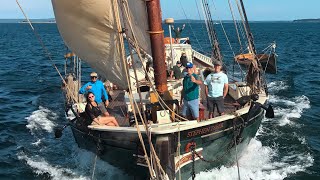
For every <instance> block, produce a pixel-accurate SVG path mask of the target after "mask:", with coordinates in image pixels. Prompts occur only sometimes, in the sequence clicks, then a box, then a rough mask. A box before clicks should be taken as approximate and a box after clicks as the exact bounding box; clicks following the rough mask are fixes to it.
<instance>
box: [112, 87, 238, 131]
mask: <svg viewBox="0 0 320 180" xmlns="http://www.w3.org/2000/svg"><path fill="white" fill-rule="evenodd" d="M200 89H201V90H200V96H201V98H200V103H201V104H202V105H203V107H204V108H205V110H204V111H205V112H204V115H205V119H208V115H209V112H208V111H207V98H206V95H205V86H204V85H201V86H200ZM111 96H112V101H111V102H110V104H109V107H108V111H109V113H110V114H111V115H113V116H115V118H116V119H117V121H118V123H119V124H120V126H123V127H126V126H129V120H128V117H127V108H126V103H125V101H124V91H123V90H114V91H113V94H112V95H111ZM224 105H225V113H226V114H231V113H232V112H234V111H235V110H236V107H237V104H236V103H235V100H234V99H233V98H232V97H231V96H229V95H227V97H226V98H225V102H224ZM214 116H215V117H217V116H218V113H217V110H215V113H214Z"/></svg>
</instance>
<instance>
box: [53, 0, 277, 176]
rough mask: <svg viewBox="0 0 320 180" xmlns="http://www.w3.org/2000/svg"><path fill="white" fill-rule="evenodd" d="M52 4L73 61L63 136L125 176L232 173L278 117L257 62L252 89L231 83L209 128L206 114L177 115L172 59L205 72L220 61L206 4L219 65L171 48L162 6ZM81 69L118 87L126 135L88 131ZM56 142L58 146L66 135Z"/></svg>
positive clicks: (105, 129)
mask: <svg viewBox="0 0 320 180" xmlns="http://www.w3.org/2000/svg"><path fill="white" fill-rule="evenodd" d="M52 4H53V9H54V13H55V18H56V22H57V26H58V29H59V32H60V34H61V36H62V38H63V40H64V42H65V44H66V45H67V47H68V48H69V49H70V50H71V51H72V52H74V53H75V54H73V53H70V54H67V55H66V56H65V58H66V68H65V73H66V75H65V80H64V81H63V82H64V85H65V93H66V97H67V98H66V116H67V120H68V124H67V125H66V126H64V128H65V127H67V126H70V127H71V129H72V132H73V135H74V138H75V140H76V143H77V144H78V146H79V147H80V148H83V149H87V150H89V151H92V152H93V153H95V154H97V155H98V156H99V158H100V159H102V160H104V161H106V162H108V163H110V164H111V165H113V166H115V167H118V168H119V169H120V170H122V171H123V172H124V173H125V174H128V175H130V176H133V177H135V178H137V179H147V178H150V179H187V178H189V177H190V176H192V178H194V177H195V175H196V173H199V172H200V171H204V170H209V169H212V168H213V167H217V166H220V165H230V164H232V163H234V162H235V161H236V160H237V157H238V156H240V155H241V153H242V151H243V150H244V149H245V147H246V146H247V145H248V144H249V141H250V140H251V139H252V138H253V137H254V136H255V135H256V132H257V130H258V128H259V126H260V123H261V120H262V119H263V116H264V114H265V111H266V114H265V115H266V116H267V117H269V118H272V117H273V110H272V108H271V106H269V107H268V108H266V107H265V105H266V103H267V100H268V95H267V92H266V89H265V81H264V79H263V76H262V70H261V67H260V66H259V63H258V61H257V59H256V58H255V59H254V60H253V61H252V63H251V64H250V68H249V71H248V73H247V80H246V81H245V82H241V81H237V80H235V79H233V78H231V79H232V80H231V81H230V82H229V92H228V95H227V97H226V100H225V106H226V109H227V110H226V114H225V115H222V116H218V117H215V118H211V119H207V118H205V116H204V115H203V114H204V113H205V112H204V110H203V109H201V112H200V114H202V115H201V117H200V118H201V119H202V121H200V122H198V121H196V120H187V119H185V118H183V117H181V116H180V115H179V105H180V102H179V101H180V99H181V97H180V96H181V93H180V91H181V88H182V84H181V81H180V80H170V79H167V76H166V69H167V66H171V65H172V64H175V63H176V62H177V61H178V57H173V56H172V54H173V53H172V52H173V51H175V53H177V54H179V53H182V52H184V53H186V54H187V56H188V58H189V59H190V60H191V59H192V60H193V63H194V64H197V66H198V68H200V71H201V69H204V68H206V67H210V66H212V59H214V60H222V54H221V52H220V49H219V43H218V41H217V38H216V34H215V31H214V26H213V22H212V19H211V15H210V11H209V9H208V6H207V4H208V3H207V1H206V0H203V4H204V7H205V8H204V9H206V15H207V16H206V17H207V20H206V22H207V26H208V27H209V30H210V32H209V35H210V39H211V42H213V43H212V48H213V50H212V57H207V56H205V55H203V54H201V53H199V52H197V51H195V50H194V49H193V48H192V46H191V45H190V44H173V43H172V42H171V43H170V44H166V45H165V44H164V35H163V29H162V17H161V8H160V1H159V0H152V1H141V0H130V1H128V0H121V1H118V0H94V1H79V0H73V1H63V0H52ZM168 23H170V22H168ZM171 23H172V21H171ZM126 52H129V54H130V55H129V57H126V54H127V53H126ZM133 52H134V53H133ZM165 54H166V55H167V57H165ZM169 54H171V55H169ZM82 61H85V62H86V63H87V64H88V65H89V66H90V67H91V68H93V69H94V70H95V71H97V72H98V74H99V75H101V76H102V78H105V79H108V80H109V81H111V82H112V83H114V84H116V85H117V87H118V88H117V90H114V91H113V95H112V96H113V101H112V102H111V103H110V106H109V111H110V114H113V115H114V116H115V117H116V119H117V120H118V122H119V124H120V125H121V126H120V127H110V126H105V125H91V124H90V122H89V121H88V117H86V113H85V111H84V107H85V104H86V102H84V101H83V97H81V95H79V94H78V89H79V87H80V85H81V62H82ZM165 61H167V63H165ZM150 64H153V66H152V68H150V66H149V65H150ZM166 64H167V66H166ZM69 66H71V67H72V68H67V67H69ZM202 89H204V88H202ZM201 94H202V95H204V94H203V93H201ZM202 102H203V103H205V98H202ZM55 135H56V137H57V138H58V137H60V136H61V135H62V129H56V132H55Z"/></svg>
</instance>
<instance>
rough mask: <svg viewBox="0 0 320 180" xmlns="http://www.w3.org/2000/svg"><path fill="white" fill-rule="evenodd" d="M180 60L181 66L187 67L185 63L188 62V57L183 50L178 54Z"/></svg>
mask: <svg viewBox="0 0 320 180" xmlns="http://www.w3.org/2000/svg"><path fill="white" fill-rule="evenodd" d="M180 62H181V64H182V66H183V67H187V63H188V62H189V61H188V58H187V55H186V53H185V52H183V53H182V54H181V56H180Z"/></svg>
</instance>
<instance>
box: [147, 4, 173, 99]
mask: <svg viewBox="0 0 320 180" xmlns="http://www.w3.org/2000/svg"><path fill="white" fill-rule="evenodd" d="M146 5H147V11H148V22H149V28H150V31H149V34H150V40H151V52H152V57H153V68H154V72H155V74H154V78H155V84H156V89H157V91H158V92H159V93H160V94H164V93H165V92H166V91H168V86H167V73H166V65H165V56H164V54H165V52H164V39H163V37H164V35H163V29H162V14H161V8H160V0H151V1H146Z"/></svg>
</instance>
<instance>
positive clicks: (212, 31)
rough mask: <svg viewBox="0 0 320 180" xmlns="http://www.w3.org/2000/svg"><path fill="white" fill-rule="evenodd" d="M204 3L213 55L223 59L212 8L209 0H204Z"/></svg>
mask: <svg viewBox="0 0 320 180" xmlns="http://www.w3.org/2000/svg"><path fill="white" fill-rule="evenodd" d="M202 4H203V8H204V12H205V15H206V24H207V27H208V34H209V38H210V41H211V43H212V57H213V59H214V60H218V61H222V55H221V51H220V45H219V42H218V38H217V33H216V31H215V29H214V25H213V21H212V17H211V13H210V9H209V5H208V1H207V0H202Z"/></svg>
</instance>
